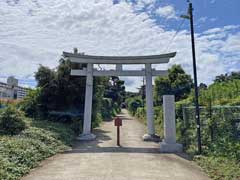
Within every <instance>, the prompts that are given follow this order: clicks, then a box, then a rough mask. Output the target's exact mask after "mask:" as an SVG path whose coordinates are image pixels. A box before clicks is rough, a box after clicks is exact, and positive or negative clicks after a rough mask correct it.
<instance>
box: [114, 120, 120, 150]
mask: <svg viewBox="0 0 240 180" xmlns="http://www.w3.org/2000/svg"><path fill="white" fill-rule="evenodd" d="M114 125H115V126H117V145H118V146H120V126H122V119H120V118H119V117H116V118H115V119H114Z"/></svg>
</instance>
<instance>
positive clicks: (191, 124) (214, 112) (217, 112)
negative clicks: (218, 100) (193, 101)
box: [181, 106, 240, 147]
mask: <svg viewBox="0 0 240 180" xmlns="http://www.w3.org/2000/svg"><path fill="white" fill-rule="evenodd" d="M200 119H201V135H202V144H203V146H205V147H207V146H209V145H210V144H211V143H214V142H216V141H219V140H222V139H225V140H226V139H227V141H239V142H240V106H209V107H200ZM182 120H183V122H181V123H182V126H181V129H182V131H181V135H182V136H185V137H184V138H182V139H183V141H184V142H183V143H184V144H185V146H187V147H190V146H193V147H196V121H195V107H194V106H188V107H182Z"/></svg>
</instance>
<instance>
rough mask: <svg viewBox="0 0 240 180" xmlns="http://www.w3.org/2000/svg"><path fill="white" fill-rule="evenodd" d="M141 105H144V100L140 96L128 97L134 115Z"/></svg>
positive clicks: (129, 107) (129, 106) (129, 108)
mask: <svg viewBox="0 0 240 180" xmlns="http://www.w3.org/2000/svg"><path fill="white" fill-rule="evenodd" d="M139 107H142V100H141V98H140V97H133V98H129V99H127V108H128V110H129V111H130V113H131V114H132V115H135V113H136V112H137V109H138V108H139Z"/></svg>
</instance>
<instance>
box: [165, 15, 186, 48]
mask: <svg viewBox="0 0 240 180" xmlns="http://www.w3.org/2000/svg"><path fill="white" fill-rule="evenodd" d="M184 23H185V19H183V20H182V22H181V23H180V24H179V26H178V28H177V31H176V32H175V33H174V35H173V36H172V38H171V40H170V42H169V43H168V45H167V47H166V49H165V51H164V52H166V51H168V49H169V48H170V46H171V45H172V43H173V40H174V39H175V38H176V37H177V35H178V33H179V31H180V29H181V27H182V26H183V24H184Z"/></svg>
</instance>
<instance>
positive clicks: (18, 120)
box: [0, 106, 26, 135]
mask: <svg viewBox="0 0 240 180" xmlns="http://www.w3.org/2000/svg"><path fill="white" fill-rule="evenodd" d="M24 118H25V117H24V115H23V113H22V112H21V111H19V110H17V109H16V108H14V107H11V106H9V107H7V108H5V109H3V110H1V112H0V132H1V133H2V134H9V135H15V134H18V133H20V132H21V131H22V130H24V129H25V128H26V123H25V120H24Z"/></svg>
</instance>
